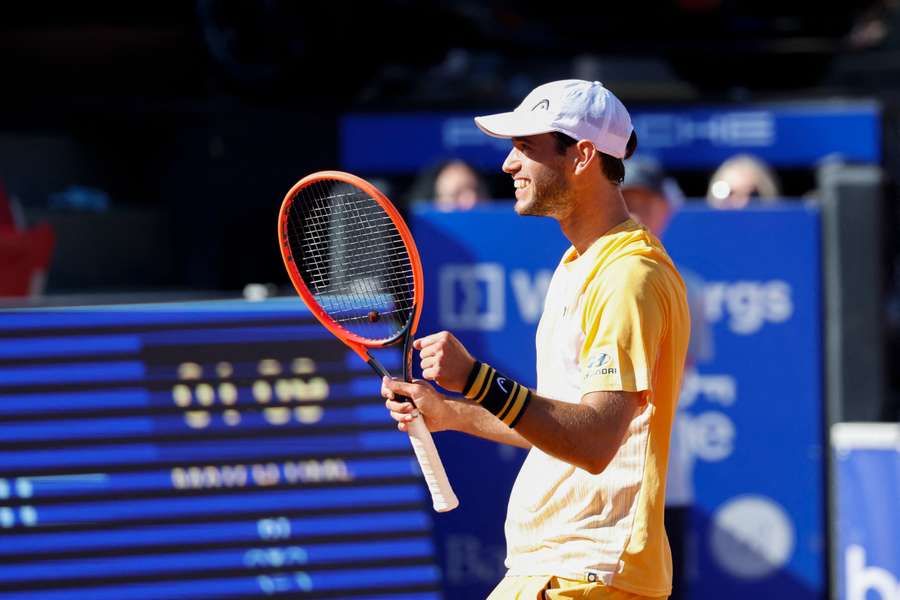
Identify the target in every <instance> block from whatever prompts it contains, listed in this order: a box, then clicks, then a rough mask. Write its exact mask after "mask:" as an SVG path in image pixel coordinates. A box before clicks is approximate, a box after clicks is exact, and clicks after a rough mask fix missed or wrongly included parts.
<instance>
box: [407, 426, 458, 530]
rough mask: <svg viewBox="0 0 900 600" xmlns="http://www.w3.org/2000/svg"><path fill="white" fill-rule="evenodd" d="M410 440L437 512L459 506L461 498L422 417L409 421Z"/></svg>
mask: <svg viewBox="0 0 900 600" xmlns="http://www.w3.org/2000/svg"><path fill="white" fill-rule="evenodd" d="M407 433H409V441H410V443H411V444H412V447H413V451H414V452H415V453H416V458H417V459H419V467H421V469H422V475H424V476H425V483H427V484H428V491H430V492H431V502H432V504H433V505H434V510H435V511H437V512H447V511H449V510H453V509H454V508H456V507H457V506H459V500H458V499H457V497H456V494H454V493H453V488H451V487H450V480H448V479H447V473H446V472H445V471H444V464H443V463H442V462H441V457H440V456H438V453H437V448H435V446H434V440H433V439H432V438H431V432H430V431H428V427H427V426H426V425H425V421H424V420H423V419H422V417H416V418H415V419H413V420H412V421H410V422H409V425H408V427H407Z"/></svg>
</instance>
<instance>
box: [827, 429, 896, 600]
mask: <svg viewBox="0 0 900 600" xmlns="http://www.w3.org/2000/svg"><path fill="white" fill-rule="evenodd" d="M831 441H832V447H833V448H834V464H835V470H834V474H835V521H836V534H837V539H836V543H835V559H836V560H835V565H836V566H837V580H838V586H837V587H838V594H837V597H838V598H841V599H842V600H868V599H869V598H878V600H892V599H895V598H900V424H897V423H874V424H873V423H838V424H837V425H834V426H833V427H832V430H831Z"/></svg>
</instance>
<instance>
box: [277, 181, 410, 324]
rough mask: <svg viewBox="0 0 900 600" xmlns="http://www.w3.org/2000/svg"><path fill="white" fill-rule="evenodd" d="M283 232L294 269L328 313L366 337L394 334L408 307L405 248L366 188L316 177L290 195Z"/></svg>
mask: <svg viewBox="0 0 900 600" xmlns="http://www.w3.org/2000/svg"><path fill="white" fill-rule="evenodd" d="M287 234H288V235H287V239H288V243H289V245H290V247H291V253H292V255H293V257H294V260H295V264H296V265H297V269H298V272H299V274H300V277H301V278H302V279H303V281H304V283H305V284H306V286H307V288H308V289H309V290H310V292H311V293H312V295H313V297H314V298H315V300H316V302H317V303H318V304H319V305H320V306H321V307H322V308H323V309H324V310H325V312H327V313H328V314H329V316H330V317H331V318H332V319H334V320H335V321H337V322H338V323H340V324H341V325H342V326H344V327H345V328H347V329H348V330H350V331H351V332H353V333H356V334H357V335H361V336H363V337H366V338H369V339H389V338H392V337H395V336H396V335H397V334H398V333H399V332H400V331H401V330H402V329H403V328H404V327H405V326H406V324H407V323H408V322H409V320H410V318H411V317H412V314H413V297H414V278H413V267H412V264H411V262H410V258H409V253H408V252H407V249H406V246H405V244H404V243H403V238H402V237H401V236H400V233H399V231H398V230H397V227H396V225H395V224H394V222H393V220H392V219H391V218H390V216H389V215H388V214H387V212H386V211H385V210H384V209H383V208H382V207H381V206H380V205H379V204H378V203H377V202H375V200H374V199H372V198H371V197H370V196H369V195H368V194H367V193H365V192H364V191H362V190H359V189H357V188H355V187H353V186H351V185H350V184H346V183H343V182H338V181H326V182H316V183H313V184H311V185H309V186H307V187H305V188H303V189H301V190H300V191H299V192H298V193H297V194H296V195H295V196H294V198H293V201H292V203H291V206H290V209H289V214H288V221H287Z"/></svg>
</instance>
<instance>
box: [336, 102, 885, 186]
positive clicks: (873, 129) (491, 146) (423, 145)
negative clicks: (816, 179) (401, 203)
mask: <svg viewBox="0 0 900 600" xmlns="http://www.w3.org/2000/svg"><path fill="white" fill-rule="evenodd" d="M512 108H513V107H502V108H501V109H499V110H511V109H512ZM491 112H497V110H484V111H479V112H470V113H466V114H447V113H421V114H416V115H409V114H350V115H347V116H345V117H343V118H342V119H341V125H340V126H341V131H340V136H341V139H340V146H341V167H342V168H344V169H346V170H348V171H352V172H354V173H385V174H386V173H408V172H414V171H416V170H418V169H420V168H422V167H425V166H428V165H430V164H432V163H434V162H436V161H437V160H439V159H443V158H447V157H458V158H462V159H464V160H466V161H468V162H470V163H472V164H474V165H478V166H479V167H482V168H485V169H489V170H491V171H494V170H496V169H497V167H498V165H500V163H502V162H503V158H504V157H505V156H506V154H507V153H508V152H509V147H510V146H509V141H508V140H503V139H497V138H492V137H488V136H486V135H484V134H483V133H481V131H479V130H478V128H477V127H476V126H475V123H474V122H473V120H472V117H473V115H475V114H487V113H491ZM632 119H633V122H634V127H635V130H636V131H637V134H638V138H639V139H640V151H641V153H642V154H646V155H652V156H655V157H656V158H657V159H659V161H660V162H661V163H662V164H664V165H666V167H667V168H669V169H679V168H685V169H689V168H694V169H697V168H714V167H716V166H718V165H719V164H720V163H721V162H722V161H724V160H725V159H727V158H729V157H731V156H733V155H735V154H737V153H739V152H749V153H752V154H755V155H756V156H758V157H760V158H761V159H763V160H765V161H767V162H768V163H769V164H771V165H773V166H775V167H809V166H810V165H813V164H815V163H816V162H817V161H819V160H821V159H823V158H825V157H827V156H833V155H839V156H841V157H842V158H843V159H845V160H847V161H851V162H863V163H874V162H878V161H879V160H880V158H881V124H880V109H879V107H878V105H877V104H876V103H874V102H871V101H853V102H796V103H790V104H788V103H784V104H764V105H762V104H760V105H756V104H754V105H743V106H709V107H693V108H686V109H674V108H671V107H669V108H659V109H649V108H644V109H635V110H633V111H632Z"/></svg>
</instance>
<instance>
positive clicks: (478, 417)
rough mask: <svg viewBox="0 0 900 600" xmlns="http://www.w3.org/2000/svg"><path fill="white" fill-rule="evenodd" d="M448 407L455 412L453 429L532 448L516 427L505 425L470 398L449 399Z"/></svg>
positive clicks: (495, 440)
mask: <svg viewBox="0 0 900 600" xmlns="http://www.w3.org/2000/svg"><path fill="white" fill-rule="evenodd" d="M447 404H448V407H449V408H450V409H451V410H452V411H453V413H454V419H453V422H454V426H453V429H454V430H456V431H461V432H463V433H468V434H469V435H474V436H476V437H480V438H484V439H486V440H491V441H493V442H498V443H501V444H508V445H510V446H518V447H519V448H526V449H528V448H531V443H529V441H528V440H526V439H525V438H524V437H522V436H521V435H520V434H519V433H518V432H517V431H515V430H514V429H510V428H509V427H507V426H506V425H504V424H503V423H502V422H501V421H500V420H498V419H497V417H495V416H494V415H492V414H491V413H489V412H488V411H486V410H484V409H483V408H481V407H480V406H478V405H477V404H473V403H472V402H469V401H468V400H455V399H451V400H449V401H448V403H447Z"/></svg>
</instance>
